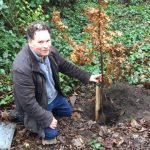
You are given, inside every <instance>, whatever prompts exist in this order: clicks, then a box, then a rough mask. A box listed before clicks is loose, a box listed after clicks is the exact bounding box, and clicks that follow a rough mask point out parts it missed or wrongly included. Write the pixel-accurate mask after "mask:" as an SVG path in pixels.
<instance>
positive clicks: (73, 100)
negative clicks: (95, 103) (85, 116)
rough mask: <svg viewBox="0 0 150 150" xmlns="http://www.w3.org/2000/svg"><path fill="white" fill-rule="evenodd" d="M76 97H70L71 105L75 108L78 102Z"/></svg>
mask: <svg viewBox="0 0 150 150" xmlns="http://www.w3.org/2000/svg"><path fill="white" fill-rule="evenodd" d="M76 99H77V97H76V95H75V94H73V95H72V96H71V97H69V100H70V103H71V106H74V104H75V102H76Z"/></svg>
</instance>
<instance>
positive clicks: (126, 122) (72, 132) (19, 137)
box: [11, 83, 150, 150]
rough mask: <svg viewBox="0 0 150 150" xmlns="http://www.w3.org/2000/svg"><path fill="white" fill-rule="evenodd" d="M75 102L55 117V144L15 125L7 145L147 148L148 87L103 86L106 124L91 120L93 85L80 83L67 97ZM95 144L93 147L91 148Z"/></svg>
mask: <svg viewBox="0 0 150 150" xmlns="http://www.w3.org/2000/svg"><path fill="white" fill-rule="evenodd" d="M69 99H70V101H71V103H73V102H75V104H74V107H73V110H74V111H73V114H72V117H71V118H62V119H59V120H58V122H59V125H58V128H59V129H60V135H59V136H58V138H57V139H58V144H56V145H52V146H43V145H42V144H41V139H39V138H38V136H37V135H36V134H32V133H30V132H29V131H26V130H25V129H24V126H23V125H17V129H16V132H15V136H14V139H13V142H12V148H11V149H14V150H15V149H17V150H23V149H30V150H32V149H34V150H49V149H54V150H76V149H80V150H92V149H96V147H97V149H101V150H102V149H120V150H127V149H130V150H131V149H132V150H149V149H150V91H149V90H148V89H144V88H143V87H142V86H134V85H129V84H127V83H116V84H113V85H112V86H111V87H107V88H106V87H105V88H104V96H103V104H104V107H103V110H104V114H105V116H106V122H105V123H106V124H105V125H104V124H100V123H101V122H99V121H98V122H95V121H94V114H95V85H88V86H87V85H86V86H85V85H81V86H80V87H78V88H77V89H76V90H75V93H74V96H71V97H69ZM94 147H95V148H94Z"/></svg>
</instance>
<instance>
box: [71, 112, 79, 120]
mask: <svg viewBox="0 0 150 150" xmlns="http://www.w3.org/2000/svg"><path fill="white" fill-rule="evenodd" d="M80 118H81V115H80V113H78V112H73V113H72V115H71V119H73V120H74V121H76V120H78V119H80Z"/></svg>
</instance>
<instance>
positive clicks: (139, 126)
mask: <svg viewBox="0 0 150 150" xmlns="http://www.w3.org/2000/svg"><path fill="white" fill-rule="evenodd" d="M131 127H133V128H136V129H141V128H142V126H141V125H140V124H138V122H137V121H136V120H134V119H132V120H131Z"/></svg>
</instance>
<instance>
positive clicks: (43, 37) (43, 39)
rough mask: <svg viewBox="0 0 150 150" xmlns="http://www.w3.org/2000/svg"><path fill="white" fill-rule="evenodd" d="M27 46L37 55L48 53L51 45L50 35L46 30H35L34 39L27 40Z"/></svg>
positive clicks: (42, 55)
mask: <svg viewBox="0 0 150 150" xmlns="http://www.w3.org/2000/svg"><path fill="white" fill-rule="evenodd" d="M29 46H30V47H31V49H32V50H34V51H35V52H36V53H37V54H38V55H39V56H41V57H44V56H47V55H48V54H49V48H50V47H51V37H50V34H49V32H48V31H47V30H42V31H36V32H35V34H34V39H30V40H29Z"/></svg>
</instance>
